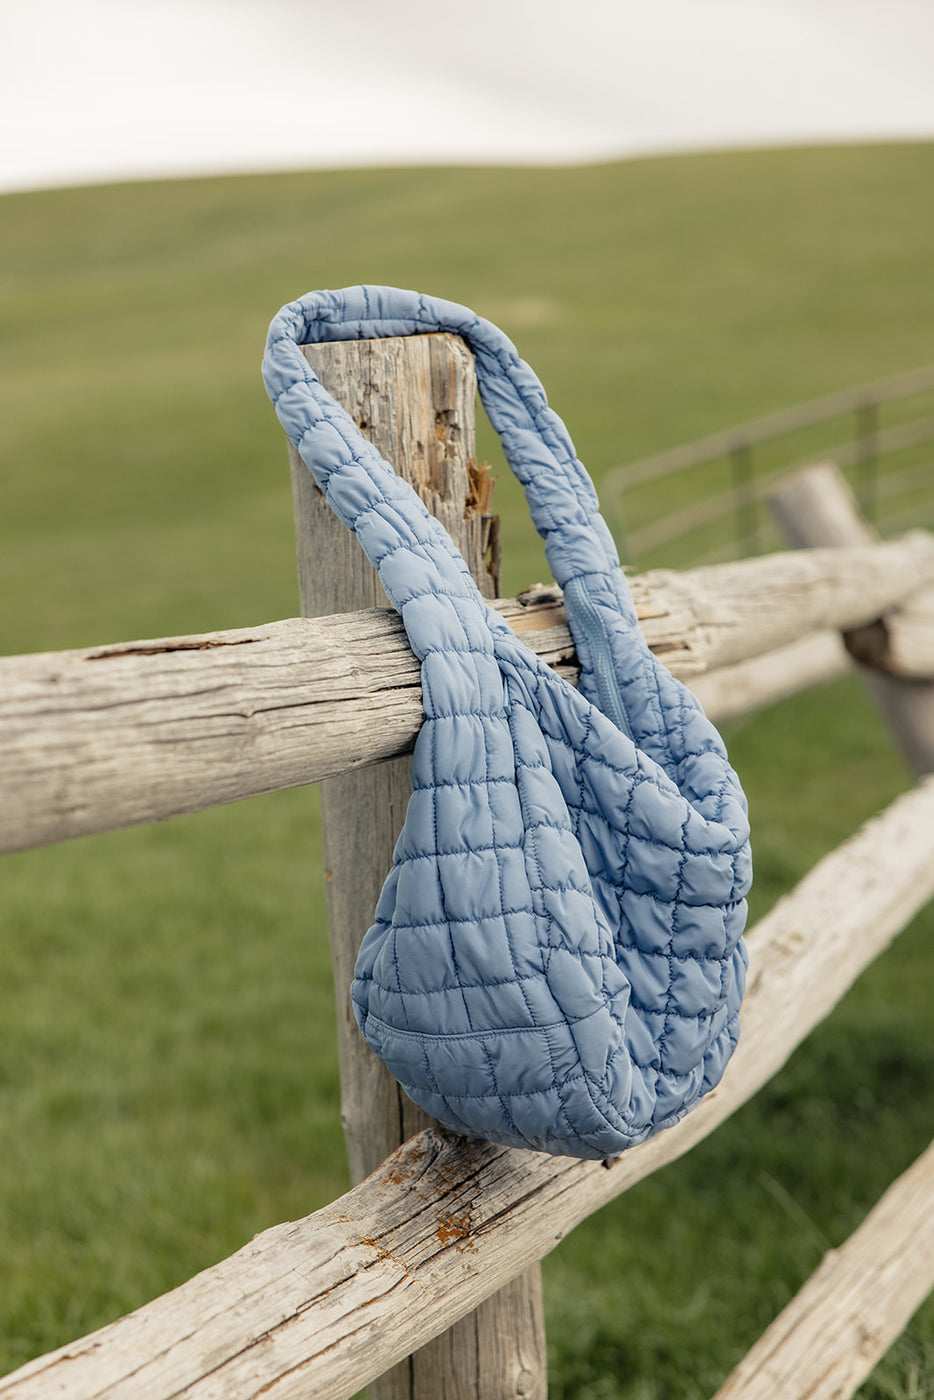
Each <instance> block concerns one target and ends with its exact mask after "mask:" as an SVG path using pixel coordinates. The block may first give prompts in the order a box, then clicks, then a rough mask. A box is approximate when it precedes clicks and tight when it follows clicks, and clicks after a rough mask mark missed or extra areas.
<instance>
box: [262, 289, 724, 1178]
mask: <svg viewBox="0 0 934 1400" xmlns="http://www.w3.org/2000/svg"><path fill="white" fill-rule="evenodd" d="M437 331H451V332H454V333H456V334H459V335H461V336H463V337H464V339H465V340H466V341H467V342H468V344H469V345H470V346H471V348H472V350H473V352H474V355H475V357H476V365H477V378H478V384H479V388H480V394H481V398H482V400H483V403H484V406H485V407H486V410H487V413H488V415H489V417H490V420H491V422H492V423H493V426H494V427H495V428H496V429H497V431H498V432H499V434H500V437H501V439H502V442H503V446H504V449H505V452H506V455H507V459H508V461H509V463H510V466H511V467H512V468H513V470H514V471H515V473H516V475H517V476H518V477H519V479H520V480H521V482H522V484H523V486H524V488H525V491H526V497H527V500H528V502H529V507H530V510H531V513H532V518H533V520H534V522H535V525H536V527H537V529H538V530H539V533H540V534H541V535H542V537H543V539H544V540H545V547H546V552H547V556H548V560H549V564H550V567H551V568H552V571H553V573H554V576H555V578H556V580H557V581H558V582H559V583H560V584H562V586H563V587H564V589H565V603H566V606H567V608H568V614H569V622H570V624H571V629H572V632H573V634H574V639H575V644H576V646H577V651H578V655H579V657H580V660H581V664H582V673H581V683H580V689H579V690H574V689H573V688H572V687H570V686H568V685H566V684H565V683H564V682H563V681H561V680H560V679H559V678H558V677H556V676H555V674H554V673H553V672H551V671H550V670H549V669H548V668H547V667H546V666H544V664H543V663H541V662H540V661H539V660H538V658H537V657H536V656H534V655H533V654H532V653H531V652H529V651H528V650H527V649H526V648H525V647H524V646H523V645H522V644H521V643H520V642H519V641H518V640H517V639H516V638H515V636H514V635H513V634H512V632H511V631H510V629H509V628H508V626H507V625H506V624H505V623H504V621H503V620H502V618H500V617H499V616H498V615H497V614H496V613H495V612H493V611H492V610H491V609H490V608H489V607H488V606H487V604H486V603H485V602H484V600H483V598H482V597H481V596H480V594H479V592H478V590H477V589H476V587H475V585H474V583H473V580H472V579H471V577H470V574H469V572H468V570H467V567H466V565H465V563H464V561H463V559H462V558H461V557H460V555H459V554H458V552H457V550H456V549H455V547H454V545H453V543H452V541H451V540H450V538H449V536H448V535H447V533H446V532H445V531H444V529H443V528H442V527H441V526H440V525H439V524H438V522H437V521H435V520H433V519H432V517H431V516H430V515H429V514H428V512H427V511H426V510H425V507H424V506H423V505H422V503H421V501H420V500H419V499H418V497H417V496H416V494H415V493H414V492H413V491H412V490H410V488H409V487H408V486H407V485H406V483H405V482H403V481H402V480H401V479H400V478H399V477H397V476H396V474H395V473H394V471H393V470H392V468H391V467H390V466H389V465H388V463H386V462H384V461H383V460H382V458H381V457H380V456H379V454H378V453H377V452H376V451H375V450H374V449H373V448H372V447H371V446H370V445H369V444H368V443H367V442H366V441H365V440H364V439H363V438H362V436H361V435H360V434H359V433H358V431H357V429H356V428H355V426H354V424H353V422H352V421H351V419H350V418H349V416H348V415H347V414H346V413H345V412H344V410H343V409H341V408H340V407H339V405H337V404H336V403H335V402H334V400H333V399H332V398H330V396H329V395H328V394H327V393H326V392H325V391H324V389H323V388H322V387H321V385H320V384H319V383H318V381H317V379H316V378H315V376H314V374H313V373H312V371H311V369H310V367H309V365H308V363H307V361H306V360H305V358H304V356H303V355H302V354H301V353H300V351H299V349H298V347H299V345H301V344H304V343H308V342H316V341H325V340H349V339H368V338H373V337H378V336H395V335H412V334H420V333H426V332H437ZM263 372H264V377H265V381H266V386H267V389H268V392H269V395H270V398H271V399H272V400H273V402H274V404H275V406H276V411H277V413H278V415H279V418H280V420H281V421H282V424H283V426H284V428H285V430H286V432H287V434H288V435H289V437H290V438H291V440H292V442H293V443H294V444H295V445H296V447H297V448H298V450H299V452H300V454H301V456H302V458H303V460H304V461H305V462H306V464H307V465H308V467H309V468H310V470H311V471H312V473H313V474H314V476H315V479H316V480H317V482H318V484H319V486H321V488H322V490H323V491H324V492H325V494H326V496H327V499H328V501H329V502H330V504H331V506H332V507H333V509H334V510H335V511H336V513H337V514H338V515H339V516H340V518H341V519H342V520H343V521H344V523H345V524H346V525H347V526H348V527H349V528H350V529H352V530H353V531H355V533H356V534H357V537H358V539H359V540H360V542H361V544H362V545H363V548H364V549H365V550H366V553H367V555H368V556H369V558H370V559H371V561H372V562H373V563H374V565H375V566H376V567H377V569H378V571H379V575H380V579H381V581H382V584H383V587H384V588H385V590H386V593H387V595H388V596H389V598H390V600H391V602H392V603H393V605H394V606H395V607H396V608H397V609H398V611H399V612H400V613H401V615H402V618H403V622H404V624H405V627H406V632H407V634H408V637H409V641H410V643H411V645H412V649H413V651H414V652H415V654H416V655H417V656H418V657H419V659H420V661H421V663H422V692H423V706H424V713H425V719H424V723H423V725H422V728H421V731H420V733H419V736H418V739H417V742H416V747H415V753H414V758H413V764H412V783H413V793H412V798H411V801H410V803H409V806H408V809H407V813H406V820H405V826H404V828H403V831H402V833H401V835H400V838H399V841H398V844H397V847H396V851H395V856H394V860H393V868H392V870H391V872H390V873H389V875H388V877H387V880H386V883H385V885H384V888H383V892H382V895H381V897H380V900H379V903H378V906H377V909H376V914H375V921H374V924H373V927H372V928H371V929H370V930H369V932H368V933H367V935H366V937H365V938H364V939H363V943H362V945H361V948H360V953H359V957H358V961H357V968H356V977H355V980H354V983H353V987H352V998H353V1005H354V1011H355V1014H356V1016H357V1020H358V1023H359V1025H360V1027H361V1030H362V1031H363V1034H364V1035H365V1036H366V1038H367V1040H368V1042H369V1043H370V1045H371V1046H372V1047H373V1049H374V1050H375V1051H376V1052H377V1053H378V1054H379V1055H381V1056H382V1058H383V1060H384V1061H385V1062H386V1064H387V1065H388V1066H389V1068H390V1070H391V1071H392V1073H393V1074H394V1075H395V1076H396V1078H397V1079H398V1080H399V1081H400V1083H401V1084H402V1086H403V1088H404V1089H405V1090H406V1092H407V1093H408V1094H409V1095H410V1096H411V1098H413V1099H414V1100H415V1101H416V1102H417V1103H420V1104H421V1105H422V1106H423V1107H424V1108H425V1109H426V1110H427V1111H428V1112H429V1113H431V1114H433V1115H434V1117H436V1118H438V1119H439V1120H440V1121H441V1122H443V1123H445V1124H446V1125H448V1126H449V1127H451V1128H453V1129H455V1130H456V1131H459V1132H462V1133H466V1134H468V1135H471V1136H476V1137H483V1138H488V1139H491V1140H493V1141H497V1142H501V1143H505V1144H508V1145H512V1146H519V1147H531V1148H536V1149H538V1150H541V1151H545V1152H552V1153H558V1154H567V1155H571V1156H577V1157H592V1158H599V1157H605V1156H610V1155H614V1154H616V1153H619V1152H621V1151H622V1150H623V1149H625V1148H626V1147H628V1146H631V1145H633V1144H634V1143H637V1142H640V1141H642V1140H643V1139H644V1138H646V1137H648V1136H650V1135H651V1134H653V1133H655V1132H658V1131H659V1130H660V1129H662V1128H665V1127H667V1126H669V1125H670V1124H672V1123H674V1122H676V1121H677V1120H678V1119H679V1118H680V1117H682V1116H683V1114H684V1113H686V1112H687V1111H688V1110H689V1109H690V1108H691V1107H692V1106H693V1105H694V1104H695V1103H696V1102H697V1101H698V1099H699V1098H700V1097H701V1096H702V1095H703V1094H704V1093H706V1092H708V1090H710V1089H711V1088H712V1087H713V1086H714V1085H715V1084H717V1083H718V1082H719V1080H720V1077H721V1075H722V1073H723V1070H724V1067H725V1065H726V1063H727V1060H728V1059H729V1056H730V1055H731V1054H732V1051H733V1049H734V1047H735V1045H736V1041H737V1037H738V1034H739V1005H740V1001H741V999H742V995H743V988H744V982H745V972H746V951H745V946H744V943H743V940H742V932H743V927H744V923H745V916H746V903H745V896H746V894H747V892H748V889H749V885H750V881H751V861H750V853H749V829H748V823H747V819H746V803H745V799H744V797H743V793H742V790H741V788H740V785H739V782H738V780H737V778H736V775H735V773H734V772H733V771H732V769H731V768H730V766H729V763H728V760H727V756H726V752H725V749H724V747H723V744H722V741H721V740H720V737H719V735H718V734H717V732H716V730H715V729H714V728H713V727H712V725H710V724H709V722H708V721H707V720H706V718H705V717H704V715H703V713H702V711H701V710H700V707H699V706H698V704H697V702H696V701H695V700H694V698H693V697H692V696H691V695H690V693H689V692H688V691H686V690H685V689H684V687H683V686H681V685H680V684H679V683H678V682H677V681H675V680H674V678H673V677H672V676H671V675H670V673H669V672H668V671H666V670H665V668H664V667H663V666H661V665H660V664H659V663H658V662H657V661H656V660H655V658H654V657H653V656H652V654H651V652H650V651H649V649H648V647H647V646H646V644H645V642H644V639H643V638H642V635H641V633H640V632H639V629H638V626H637V624H636V617H635V608H634V606H633V603H632V599H631V596H630V594H629V589H628V586H627V584H626V581H625V577H624V575H623V573H622V571H621V570H620V568H619V563H618V559H617V556H616V553H615V549H614V546H613V542H612V539H611V537H610V535H609V532H608V531H607V529H606V526H605V525H604V523H603V521H602V519H601V518H600V515H599V508H598V503H597V498H596V493H595V492H594V489H593V485H592V483H591V482H590V479H589V477H588V476H587V473H586V471H585V470H584V468H583V466H582V465H581V463H580V462H579V461H578V460H577V458H576V456H575V453H574V448H573V444H572V443H571V441H570V438H569V437H568V434H567V431H566V429H565V427H564V425H563V423H562V422H561V420H560V419H559V418H558V417H557V416H556V415H555V414H554V413H553V412H552V410H551V409H550V408H549V407H548V403H547V399H546V397H545V393H544V390H543V389H542V387H541V385H540V384H539V382H538V380H537V379H536V378H535V375H534V374H533V373H532V371H531V369H530V368H529V367H528V365H526V364H524V363H523V361H521V360H520V359H519V357H518V355H517V353H516V351H515V348H514V347H513V346H512V344H511V343H510V342H509V341H508V340H507V339H506V337H505V336H504V335H502V333H501V332H500V331H498V330H497V329H496V327H494V326H492V325H490V323H489V322H486V321H482V320H481V319H480V318H479V317H477V316H475V315H474V314H473V313H472V312H471V311H468V310H467V309H466V308H464V307H461V306H457V305H455V304H454V303H451V302H444V301H438V300H433V299H430V298H427V297H424V296H420V295H418V294H417V293H415V292H405V291H399V290H396V289H393V288H385V287H351V288H346V289H344V290H342V291H332V292H314V293H310V294H309V295H308V296H305V297H302V298H300V299H299V300H298V301H295V302H292V303H290V304H289V305H288V306H285V307H283V309H282V310H281V311H280V312H279V314H278V315H277V316H276V317H275V319H274V320H273V322H272V325H271V327H270V331H269V338H268V341H267V346H266V356H265V359H264V363H263Z"/></svg>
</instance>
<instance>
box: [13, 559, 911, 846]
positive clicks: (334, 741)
mask: <svg viewBox="0 0 934 1400" xmlns="http://www.w3.org/2000/svg"><path fill="white" fill-rule="evenodd" d="M932 580H934V539H932V537H931V536H930V535H926V534H923V533H921V532H916V533H913V534H911V535H908V536H906V537H905V538H904V539H902V540H896V541H893V542H891V543H885V544H872V545H861V546H856V547H853V548H846V549H815V550H796V551H792V552H790V553H788V554H778V555H772V556H767V557H765V558H762V559H751V560H744V561H742V562H741V563H738V564H727V565H722V566H718V567H714V568H705V569H695V570H691V571H688V572H685V573H683V574H674V573H670V572H661V571H659V572H655V573H649V574H644V575H640V576H636V577H634V578H633V579H632V580H631V586H632V591H633V595H634V597H635V599H636V602H637V605H638V607H639V610H640V614H641V618H642V620H641V626H642V630H643V632H644V634H645V636H646V638H647V640H648V642H649V644H650V646H652V647H653V648H654V649H655V650H656V652H657V654H658V655H659V656H660V657H661V658H662V659H663V660H664V661H665V664H666V665H667V666H668V667H669V669H670V670H671V671H672V672H673V673H674V674H675V675H678V676H681V677H682V678H684V679H685V680H687V681H688V683H690V680H691V678H692V677H693V676H697V675H703V674H704V673H705V672H708V671H712V670H716V669H717V668H718V667H723V666H728V665H731V664H733V663H734V662H736V661H738V660H742V659H744V658H748V657H752V656H759V655H763V654H765V653H768V652H771V651H773V650H774V649H775V648H777V647H779V646H782V645H785V644H787V643H789V642H792V641H793V640H795V638H798V637H802V636H806V635H807V634H809V633H811V632H814V631H818V630H821V629H826V628H828V627H832V628H834V629H841V628H850V627H853V626H855V625H857V624H859V623H864V622H867V621H869V620H871V619H872V618H874V617H877V616H879V615H880V614H881V613H883V612H885V611H886V610H887V609H888V608H890V607H892V605H893V604H895V603H897V602H898V601H899V599H901V598H904V597H905V596H906V595H908V594H909V593H911V592H913V591H914V590H915V589H917V588H918V586H919V584H921V583H925V582H929V581H932ZM497 607H498V608H499V609H500V610H501V611H502V613H503V615H504V616H505V617H506V619H507V620H508V621H509V622H510V623H511V624H512V625H513V626H514V627H516V630H517V631H518V632H519V635H520V636H521V637H522V640H523V641H524V642H526V644H527V645H529V646H530V647H531V648H532V649H533V650H534V651H536V652H537V653H538V654H539V655H540V656H542V657H543V658H544V659H545V660H546V661H548V662H549V663H550V664H553V665H555V666H556V667H557V668H558V669H559V670H560V671H561V673H562V674H564V675H565V676H567V677H568V678H569V679H573V677H574V675H575V670H574V650H573V643H572V641H571V637H570V633H569V632H568V629H567V624H566V621H565V620H564V615H563V610H562V609H561V607H560V593H559V592H558V590H557V589H554V588H550V589H537V590H533V592H532V593H531V594H529V595H527V596H524V598H523V599H520V600H516V599H512V600H509V601H506V602H500V603H498V604H497ZM713 717H714V718H715V717H716V716H715V715H714V716H713ZM420 723H421V691H420V686H419V671H418V665H417V663H416V661H415V658H414V657H413V656H412V653H411V652H410V651H409V648H408V645H407V642H406V639H405V633H404V630H403V628H402V623H401V620H400V619H399V617H398V616H397V615H396V614H395V613H393V612H392V611H390V610H386V609H370V610H368V611H364V612H357V613H350V614H344V615H341V616H338V617H322V618H314V619H312V618H292V619H288V620H286V621H284V622H271V623H268V624H265V625H263V626H259V627H250V628H240V629H234V630H231V631H226V632H215V633H207V634H204V635H201V636H192V637H172V638H164V639H161V640H156V641H137V642H127V643H120V644H117V645H114V646H109V647H100V646H98V647H93V648H89V649H87V650H83V651H66V652H49V653H38V654H35V655H29V656H14V657H6V658H3V659H0V752H2V755H3V763H2V765H0V851H11V850H21V849H25V848H27V847H30V846H39V845H45V844H48V843H49V842H53V841H63V840H67V839H69V838H71V837H75V836H83V835H87V834H89V833H91V832H97V831H107V830H110V829H112V828H114V827H121V826H130V825H133V824H134V823H137V822H145V821H154V820H159V819H162V818H164V817H171V816H176V815H180V814H181V813H184V812H194V811H200V810H201V809H202V808H204V807H210V806H215V805H217V804H218V803H223V802H232V801H234V800H236V799H237V798H242V797H249V796H253V795H255V794H257V793H262V792H271V791H274V790H276V789H279V788H284V787H295V786H298V785H300V784H302V783H311V782H317V781H319V780H320V779H322V778H327V777H331V776H333V775H335V774H338V773H344V772H347V771H348V770H351V769H355V768H360V767H363V766H364V765H366V764H372V763H379V762H380V761H382V760H384V759H387V758H390V757H393V756H395V755H398V754H402V753H405V752H407V751H409V750H411V748H412V745H413V743H414V741H415V735H416V733H417V731H418V727H419V725H420Z"/></svg>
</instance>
